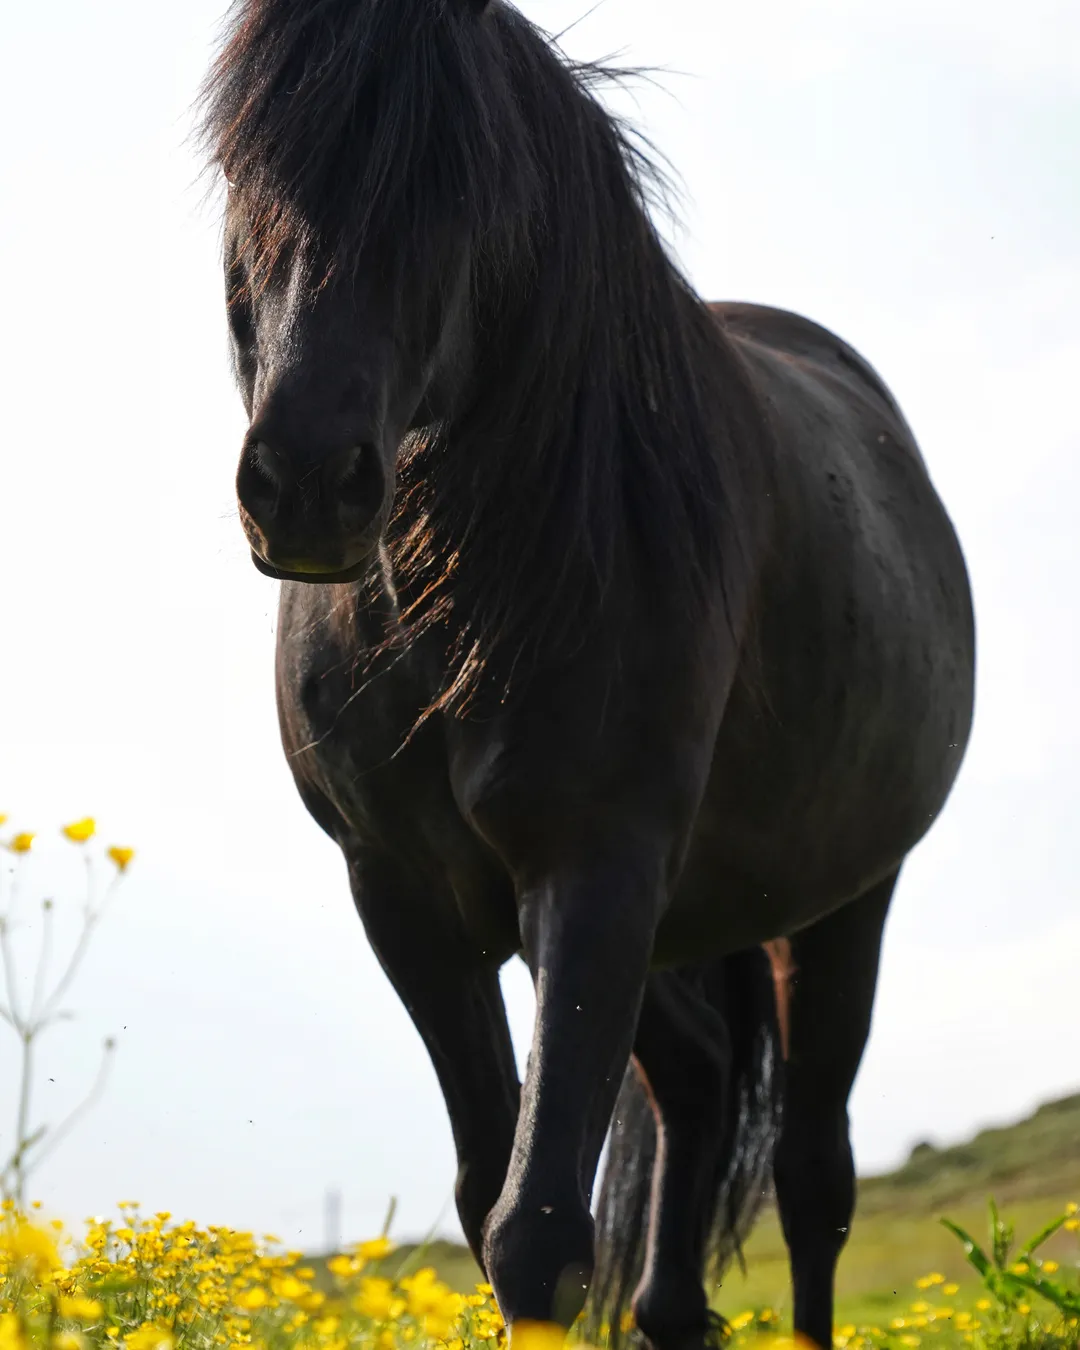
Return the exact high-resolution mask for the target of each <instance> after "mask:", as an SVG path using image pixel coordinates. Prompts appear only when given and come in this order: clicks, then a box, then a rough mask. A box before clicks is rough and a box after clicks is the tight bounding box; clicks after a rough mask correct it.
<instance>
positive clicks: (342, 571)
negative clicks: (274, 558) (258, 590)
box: [251, 549, 371, 586]
mask: <svg viewBox="0 0 1080 1350" xmlns="http://www.w3.org/2000/svg"><path fill="white" fill-rule="evenodd" d="M251 561H252V562H253V563H254V564H255V566H256V567H257V568H258V569H259V571H260V572H261V573H262V574H263V576H267V577H273V579H274V580H275V581H303V582H306V583H307V584H308V585H309V586H329V585H332V584H334V583H339V582H346V581H359V580H360V579H361V577H363V576H364V574H365V573H366V572H367V570H368V567H369V566H370V564H371V558H370V556H368V555H365V556H364V557H362V558H361V559H360V560H359V561H358V562H354V563H352V564H350V565H349V566H348V567H342V568H338V569H337V570H336V571H333V570H327V569H325V568H319V567H316V566H311V567H291V568H290V567H276V566H275V565H274V564H273V563H269V562H267V561H266V559H265V558H260V557H259V555H258V554H257V553H256V552H255V550H254V549H252V550H251Z"/></svg>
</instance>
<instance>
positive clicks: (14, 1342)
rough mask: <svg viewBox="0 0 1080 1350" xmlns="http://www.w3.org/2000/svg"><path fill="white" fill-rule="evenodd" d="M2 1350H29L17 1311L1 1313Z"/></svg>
mask: <svg viewBox="0 0 1080 1350" xmlns="http://www.w3.org/2000/svg"><path fill="white" fill-rule="evenodd" d="M0 1350H29V1347H28V1345H27V1343H26V1337H25V1335H24V1334H23V1329H22V1327H21V1325H20V1324H19V1318H18V1316H17V1314H16V1313H13V1312H6V1313H0Z"/></svg>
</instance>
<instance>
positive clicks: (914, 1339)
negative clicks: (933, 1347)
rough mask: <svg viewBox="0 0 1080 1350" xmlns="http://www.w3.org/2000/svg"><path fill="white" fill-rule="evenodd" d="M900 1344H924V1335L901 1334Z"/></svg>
mask: <svg viewBox="0 0 1080 1350" xmlns="http://www.w3.org/2000/svg"><path fill="white" fill-rule="evenodd" d="M900 1344H901V1345H921V1344H922V1337H921V1336H901V1337H900Z"/></svg>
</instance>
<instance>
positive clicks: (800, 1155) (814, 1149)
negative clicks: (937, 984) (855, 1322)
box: [774, 873, 896, 1346]
mask: <svg viewBox="0 0 1080 1350" xmlns="http://www.w3.org/2000/svg"><path fill="white" fill-rule="evenodd" d="M895 884H896V873H894V874H893V875H892V876H890V877H888V878H886V880H884V881H882V882H880V883H879V884H878V885H877V886H875V887H873V888H872V889H871V890H870V891H868V892H867V893H866V894H865V895H864V896H862V897H860V898H859V899H858V900H854V901H852V902H851V904H849V905H845V906H844V908H843V909H840V910H837V911H836V912H835V913H833V914H830V915H828V916H827V917H826V918H824V919H821V920H819V921H818V922H817V923H815V924H812V925H811V926H810V927H809V928H805V929H803V930H802V931H801V932H798V933H796V934H794V936H793V937H792V938H791V963H792V970H791V974H790V975H789V989H790V1023H789V1040H788V1051H787V1062H786V1064H785V1066H784V1105H783V1114H782V1119H781V1130H780V1139H779V1141H778V1143H777V1147H776V1155H775V1162H774V1171H775V1177H776V1195H777V1201H778V1203H779V1208H780V1221H781V1224H782V1225H783V1230H784V1239H785V1241H786V1242H787V1246H788V1252H789V1254H790V1257H791V1277H792V1285H793V1288H794V1300H795V1331H796V1334H801V1335H803V1336H807V1337H809V1338H810V1339H811V1340H812V1341H814V1342H816V1343H817V1344H818V1345H820V1346H829V1345H831V1344H832V1330H833V1281H834V1278H835V1274H836V1263H837V1260H838V1259H839V1256H840V1252H841V1249H842V1248H843V1246H844V1243H845V1242H846V1241H847V1235H848V1229H849V1227H850V1225H851V1216H852V1212H853V1210H854V1208H855V1168H854V1163H853V1160H852V1154H851V1140H850V1136H849V1132H848V1114H847V1101H848V1095H849V1094H850V1092H851V1085H852V1083H853V1082H854V1081H855V1074H856V1072H857V1070H858V1068H859V1061H860V1060H861V1059H862V1053H863V1048H864V1046H865V1045H866V1038H867V1036H868V1035H869V1032H870V1014H871V1011H872V1008H873V1003H874V988H875V985H876V983H877V972H878V956H879V952H880V947H881V933H882V929H883V927H884V924H885V915H886V913H887V912H888V908H889V901H890V899H891V898H892V892H893V887H894V886H895Z"/></svg>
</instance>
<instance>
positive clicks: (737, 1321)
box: [731, 1312, 754, 1331]
mask: <svg viewBox="0 0 1080 1350" xmlns="http://www.w3.org/2000/svg"><path fill="white" fill-rule="evenodd" d="M753 1320H754V1314H753V1312H741V1313H739V1314H738V1315H737V1316H735V1317H733V1318H732V1319H731V1329H732V1331H742V1329H743V1327H748V1326H749V1325H750V1323H751V1322H752V1321H753Z"/></svg>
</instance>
